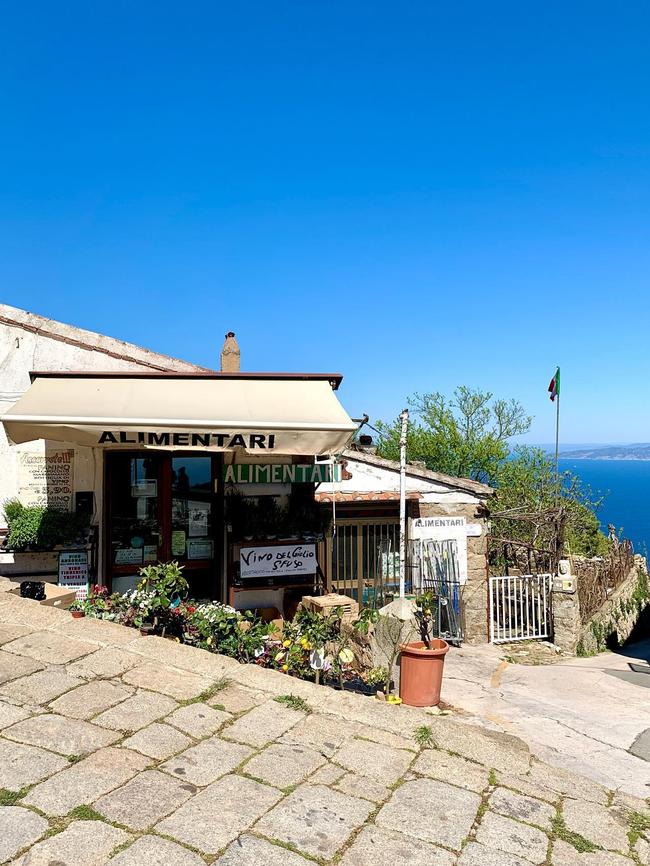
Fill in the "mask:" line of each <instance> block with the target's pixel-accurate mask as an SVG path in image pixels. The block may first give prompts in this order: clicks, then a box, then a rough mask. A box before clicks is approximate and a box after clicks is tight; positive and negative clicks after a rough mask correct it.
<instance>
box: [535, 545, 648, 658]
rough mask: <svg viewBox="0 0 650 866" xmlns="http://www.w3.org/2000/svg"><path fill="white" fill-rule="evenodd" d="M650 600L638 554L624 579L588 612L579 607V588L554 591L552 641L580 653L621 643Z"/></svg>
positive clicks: (593, 651)
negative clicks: (595, 608) (567, 590)
mask: <svg viewBox="0 0 650 866" xmlns="http://www.w3.org/2000/svg"><path fill="white" fill-rule="evenodd" d="M575 580H576V581H579V580H580V577H577V576H576V577H575ZM577 589H578V590H579V587H577ZM649 604H650V588H649V583H648V575H647V570H646V562H645V559H644V558H643V557H641V556H637V557H635V560H634V565H633V566H632V568H631V569H630V571H629V573H628V575H627V577H626V578H625V579H624V580H623V581H622V583H620V584H619V586H618V587H617V588H616V589H614V590H612V592H611V594H610V595H609V596H608V598H607V600H606V601H604V602H603V604H602V605H601V606H600V607H599V608H598V610H597V611H595V612H587V615H586V616H583V613H582V611H581V609H580V593H579V591H576V592H573V593H567V592H555V591H554V592H553V594H552V607H553V642H554V643H555V645H556V646H558V647H559V648H560V649H561V650H563V651H564V652H567V653H571V654H573V655H578V656H588V655H595V654H596V653H598V652H602V651H603V650H604V649H606V648H607V647H611V646H617V645H621V644H623V643H625V641H626V640H627V639H628V638H629V637H630V635H631V634H632V631H633V629H634V627H635V626H636V624H637V622H638V621H639V618H640V616H641V613H642V611H643V610H644V609H645V608H646V607H647V606H648V605H649Z"/></svg>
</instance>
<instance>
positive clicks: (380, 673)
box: [364, 667, 390, 689]
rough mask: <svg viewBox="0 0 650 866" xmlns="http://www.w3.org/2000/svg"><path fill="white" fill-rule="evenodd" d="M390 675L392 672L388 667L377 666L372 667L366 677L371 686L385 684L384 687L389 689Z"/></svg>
mask: <svg viewBox="0 0 650 866" xmlns="http://www.w3.org/2000/svg"><path fill="white" fill-rule="evenodd" d="M389 677H390V672H389V670H388V668H383V667H376V668H370V670H369V671H368V672H367V673H366V675H365V677H364V679H365V681H366V682H367V683H368V685H369V686H383V687H384V689H387V687H388V679H389Z"/></svg>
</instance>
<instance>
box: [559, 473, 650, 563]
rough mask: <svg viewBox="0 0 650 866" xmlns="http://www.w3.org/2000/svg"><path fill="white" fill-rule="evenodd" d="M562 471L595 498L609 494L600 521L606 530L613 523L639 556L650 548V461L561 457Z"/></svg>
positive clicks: (602, 508)
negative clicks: (649, 493) (597, 495)
mask: <svg viewBox="0 0 650 866" xmlns="http://www.w3.org/2000/svg"><path fill="white" fill-rule="evenodd" d="M559 462H560V471H562V470H567V469H568V470H570V471H571V472H573V473H575V474H576V475H577V476H578V477H579V478H581V479H582V481H583V482H584V483H585V484H587V485H589V486H590V487H591V489H592V490H593V492H594V493H595V494H607V495H606V496H605V500H604V502H603V505H602V507H601V508H600V509H599V511H598V517H599V518H600V522H601V524H602V527H603V530H604V531H605V532H607V524H608V523H613V524H614V526H615V527H616V529H617V530H619V529H621V527H622V528H623V535H624V537H625V538H629V539H630V541H631V542H632V543H633V544H634V549H635V551H637V553H645V552H646V550H647V549H648V548H650V511H649V509H648V495H647V494H648V489H649V487H650V460H569V459H566V458H564V459H563V458H562V457H560V461H559Z"/></svg>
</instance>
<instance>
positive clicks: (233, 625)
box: [72, 562, 389, 694]
mask: <svg viewBox="0 0 650 866" xmlns="http://www.w3.org/2000/svg"><path fill="white" fill-rule="evenodd" d="M140 574H141V580H140V581H139V583H138V585H137V587H136V588H135V589H134V590H131V591H130V592H126V593H124V594H122V595H120V594H119V593H113V594H110V593H109V592H108V589H107V588H106V587H105V586H93V587H92V588H91V592H90V594H89V596H88V598H87V599H86V600H85V601H82V602H75V603H74V604H73V606H72V607H73V609H74V610H77V611H83V612H84V613H85V615H86V616H90V617H97V618H99V619H106V620H110V621H113V622H119V623H121V624H123V625H126V626H131V627H133V628H141V629H147V630H149V631H151V632H153V633H158V634H161V635H163V636H167V637H173V638H175V639H177V640H180V641H183V642H184V643H187V644H191V645H194V646H197V647H200V648H202V649H205V650H208V651H209V652H215V653H221V654H222V655H227V656H231V657H232V658H236V659H237V660H238V661H240V662H242V663H251V664H257V665H260V666H262V667H269V668H273V669H275V670H278V671H281V672H282V673H285V674H288V675H290V676H295V677H300V678H303V679H309V680H312V681H315V682H316V683H319V682H323V683H326V684H329V685H334V686H336V687H337V688H352V689H354V690H356V691H362V692H365V693H366V694H373V693H374V692H376V691H377V686H378V685H380V684H382V683H383V684H387V682H388V680H389V675H388V671H386V670H385V669H383V668H371V667H370V665H366V666H365V667H364V664H363V663H362V661H361V653H360V646H361V645H362V644H363V641H364V637H365V635H367V634H368V631H369V630H370V628H371V626H372V623H373V621H374V620H375V619H376V616H377V615H376V612H375V611H370V610H365V611H364V612H363V613H362V614H361V616H360V617H359V619H358V620H357V621H356V622H354V623H352V624H350V623H345V622H344V621H343V619H342V610H341V609H340V608H335V609H334V610H332V611H330V612H328V613H327V614H322V613H320V612H317V611H312V610H306V609H300V610H299V611H298V612H297V613H296V615H295V617H294V619H293V620H292V621H290V622H285V623H284V625H283V628H282V631H278V629H277V628H276V626H275V625H274V624H273V623H267V622H264V621H263V620H261V619H260V618H259V617H257V616H256V615H255V614H253V613H252V612H251V611H237V610H235V609H234V608H232V607H230V606H228V605H226V604H221V603H220V602H216V601H215V602H207V603H198V602H195V601H193V600H191V599H188V598H187V597H186V596H187V590H188V585H187V581H186V580H185V578H184V577H183V575H182V567H181V566H179V565H178V563H176V562H171V563H159V564H158V565H155V566H147V567H146V568H143V569H141V571H140Z"/></svg>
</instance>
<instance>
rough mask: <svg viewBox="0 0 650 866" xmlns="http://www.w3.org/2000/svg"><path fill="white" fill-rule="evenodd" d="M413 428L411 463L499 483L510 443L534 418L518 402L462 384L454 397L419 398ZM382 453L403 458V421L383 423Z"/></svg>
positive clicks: (409, 445)
mask: <svg viewBox="0 0 650 866" xmlns="http://www.w3.org/2000/svg"><path fill="white" fill-rule="evenodd" d="M408 404H409V407H410V408H411V409H412V410H413V416H414V418H413V420H412V423H410V424H409V431H408V438H407V446H406V449H407V454H408V459H409V460H421V461H424V463H425V464H426V466H427V468H428V469H433V470H435V471H436V472H444V473H445V474H447V475H453V476H456V477H459V478H473V479H474V480H475V481H483V482H485V483H487V484H494V483H496V481H497V479H498V475H499V470H500V467H501V465H502V463H503V461H504V460H505V459H506V458H507V456H508V453H509V450H510V449H509V446H508V440H509V439H511V438H512V437H513V436H519V435H521V434H522V433H526V432H527V430H528V429H529V428H530V424H531V421H532V419H531V417H530V416H529V415H526V413H525V412H524V409H523V406H522V405H521V403H519V401H517V400H503V399H495V398H494V395H493V394H491V393H490V392H489V391H481V390H479V389H472V388H467V387H466V386H464V385H461V386H460V387H459V388H457V389H456V390H455V391H454V393H453V395H452V397H451V398H450V399H449V398H446V397H444V396H443V395H442V394H440V393H438V392H436V393H432V394H415V395H414V396H413V397H412V398H410V399H409V401H408ZM377 429H378V430H379V433H380V436H381V441H380V445H379V449H378V451H379V453H380V454H381V455H382V456H383V457H388V458H390V459H392V460H398V459H399V437H400V421H399V419H397V420H396V421H394V422H393V423H390V424H387V423H384V422H383V421H379V422H377Z"/></svg>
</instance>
